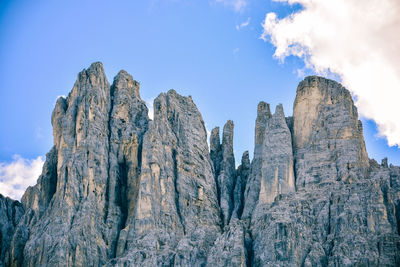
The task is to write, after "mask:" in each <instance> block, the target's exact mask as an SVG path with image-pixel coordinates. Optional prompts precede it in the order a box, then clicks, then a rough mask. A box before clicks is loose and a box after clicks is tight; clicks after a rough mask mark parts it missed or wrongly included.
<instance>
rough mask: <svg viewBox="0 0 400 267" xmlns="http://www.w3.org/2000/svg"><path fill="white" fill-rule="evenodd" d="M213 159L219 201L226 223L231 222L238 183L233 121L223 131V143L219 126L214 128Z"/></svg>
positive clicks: (212, 134)
mask: <svg viewBox="0 0 400 267" xmlns="http://www.w3.org/2000/svg"><path fill="white" fill-rule="evenodd" d="M210 144H211V159H212V161H213V165H214V176H215V178H216V181H217V194H218V203H219V205H220V207H221V213H222V214H221V215H222V220H223V223H224V225H227V224H228V223H229V220H230V218H231V214H232V210H233V206H234V201H233V195H234V192H233V191H234V188H235V184H236V173H235V172H236V170H235V156H234V155H233V121H227V123H226V124H225V125H224V131H223V133H222V144H220V142H219V128H214V129H213V131H212V132H211V136H210Z"/></svg>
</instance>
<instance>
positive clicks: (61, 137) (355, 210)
mask: <svg viewBox="0 0 400 267" xmlns="http://www.w3.org/2000/svg"><path fill="white" fill-rule="evenodd" d="M147 114H148V109H147V107H146V105H145V103H144V101H143V100H142V99H141V98H140V94H139V83H138V82H137V81H135V80H133V78H132V76H131V75H129V74H128V73H127V72H125V71H120V72H119V73H118V75H117V76H116V77H115V78H114V81H113V84H112V85H110V84H109V83H108V81H107V78H106V77H105V74H104V70H103V66H102V64H101V63H94V64H92V65H91V66H90V67H89V68H88V69H87V70H83V71H82V72H80V73H79V75H78V78H77V81H76V83H75V85H74V87H73V89H72V91H71V93H70V94H69V95H68V97H67V98H59V99H58V100H57V103H56V106H55V108H54V111H53V114H52V124H53V135H54V147H53V148H52V149H51V150H50V152H49V153H48V154H47V155H46V162H45V164H44V166H43V171H42V175H41V176H40V177H39V179H38V182H37V184H36V185H35V186H33V187H29V188H28V189H27V190H26V192H25V194H24V196H23V197H22V200H21V202H22V203H19V202H18V201H13V200H10V199H8V198H4V197H2V196H0V245H1V247H0V267H3V266H354V265H358V266H399V265H400V236H399V232H400V168H399V167H394V166H392V165H390V166H388V164H387V159H386V160H384V161H383V162H382V164H378V163H377V162H376V161H374V160H369V159H368V156H367V153H366V150H365V145H364V140H363V135H362V126H361V122H359V121H358V117H357V110H356V108H355V107H354V105H353V101H352V99H351V95H350V94H349V92H348V91H347V90H346V89H345V88H343V87H342V86H341V85H340V84H338V83H336V82H334V81H331V80H327V79H324V78H321V77H315V76H312V77H307V78H305V79H304V80H303V81H302V82H301V83H300V84H299V87H298V89H297V97H296V100H295V104H294V112H293V117H285V115H284V111H283V107H282V105H278V106H277V107H276V110H275V113H274V114H272V113H271V112H270V108H269V104H267V103H266V102H260V104H259V105H258V109H257V119H256V125H255V147H254V156H253V159H252V161H250V158H249V153H248V152H247V151H246V152H245V153H243V156H242V160H241V165H240V166H239V167H238V168H235V158H234V153H233V136H234V133H233V129H234V127H233V122H232V121H228V122H227V123H226V124H225V126H224V128H223V133H222V142H221V141H220V133H219V128H218V127H216V128H215V129H213V130H212V132H211V136H210V151H209V149H208V145H207V140H206V136H207V134H206V129H205V126H204V122H203V119H202V117H201V114H200V112H199V111H198V109H197V107H196V105H195V104H194V102H193V101H192V99H191V97H184V96H181V95H179V94H178V93H176V92H175V91H174V90H170V91H168V92H167V93H162V94H160V95H159V96H158V97H157V98H156V99H155V101H154V120H150V119H149V118H148V115H147Z"/></svg>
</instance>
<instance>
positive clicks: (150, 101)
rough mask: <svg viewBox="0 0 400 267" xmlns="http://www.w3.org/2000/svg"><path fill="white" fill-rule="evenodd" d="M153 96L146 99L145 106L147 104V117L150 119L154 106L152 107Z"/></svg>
mask: <svg viewBox="0 0 400 267" xmlns="http://www.w3.org/2000/svg"><path fill="white" fill-rule="evenodd" d="M154 99H155V98H154V97H152V98H150V99H148V100H147V101H146V106H147V108H148V109H149V113H148V114H149V118H150V119H152V120H153V119H154V107H153V103H154Z"/></svg>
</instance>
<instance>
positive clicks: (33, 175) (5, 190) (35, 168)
mask: <svg viewBox="0 0 400 267" xmlns="http://www.w3.org/2000/svg"><path fill="white" fill-rule="evenodd" d="M43 163H44V160H43V158H42V157H37V158H36V159H24V158H22V157H21V156H19V155H14V156H13V161H12V162H10V163H5V162H0V194H2V195H5V196H8V197H10V198H13V199H18V200H19V199H21V197H22V195H23V194H24V192H25V190H26V188H27V187H28V186H31V185H34V184H36V181H37V179H38V178H39V175H40V174H41V172H42V167H43Z"/></svg>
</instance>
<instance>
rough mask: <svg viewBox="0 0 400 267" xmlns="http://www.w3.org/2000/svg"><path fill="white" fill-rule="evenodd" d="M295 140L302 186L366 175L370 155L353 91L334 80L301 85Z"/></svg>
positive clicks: (313, 80)
mask: <svg viewBox="0 0 400 267" xmlns="http://www.w3.org/2000/svg"><path fill="white" fill-rule="evenodd" d="M293 141H294V142H293V145H294V149H295V154H294V155H295V161H296V177H297V180H296V184H297V186H298V187H304V186H305V185H307V184H310V183H320V182H326V181H330V180H343V181H349V182H351V181H352V180H355V179H357V178H359V177H362V176H365V175H366V171H367V169H368V155H367V152H366V149H365V144H364V137H363V131H362V125H361V121H359V120H358V113H357V108H356V107H355V106H354V104H353V100H352V98H351V95H350V93H349V91H347V90H346V89H345V88H344V87H342V86H341V85H340V84H338V83H336V82H334V81H332V80H327V79H324V78H321V77H316V76H312V77H307V78H305V79H304V80H303V81H302V82H301V83H300V84H299V86H298V88H297V96H296V100H295V102H294V109H293Z"/></svg>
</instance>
